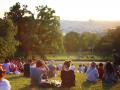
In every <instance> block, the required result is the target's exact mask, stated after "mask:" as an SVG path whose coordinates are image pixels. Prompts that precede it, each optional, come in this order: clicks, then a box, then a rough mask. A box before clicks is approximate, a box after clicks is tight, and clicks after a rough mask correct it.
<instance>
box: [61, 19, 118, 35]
mask: <svg viewBox="0 0 120 90" xmlns="http://www.w3.org/2000/svg"><path fill="white" fill-rule="evenodd" d="M60 23H61V30H62V31H63V32H64V33H68V32H70V31H75V32H78V33H82V32H97V33H104V32H106V30H108V29H109V28H115V27H117V26H120V21H113V22H112V21H92V20H90V21H67V20H61V21H60Z"/></svg>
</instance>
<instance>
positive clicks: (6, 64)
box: [2, 59, 10, 74]
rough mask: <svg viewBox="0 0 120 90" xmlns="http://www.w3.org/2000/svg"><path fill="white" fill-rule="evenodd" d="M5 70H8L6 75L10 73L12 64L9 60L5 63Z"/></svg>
mask: <svg viewBox="0 0 120 90" xmlns="http://www.w3.org/2000/svg"><path fill="white" fill-rule="evenodd" d="M2 66H3V68H4V69H5V70H6V73H7V74H9V73H10V63H9V60H8V59H5V62H4V63H3V65H2Z"/></svg>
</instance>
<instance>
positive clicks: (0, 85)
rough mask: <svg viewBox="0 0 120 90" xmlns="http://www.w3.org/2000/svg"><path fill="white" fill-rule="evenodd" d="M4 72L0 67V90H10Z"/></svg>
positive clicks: (0, 66)
mask: <svg viewBox="0 0 120 90" xmlns="http://www.w3.org/2000/svg"><path fill="white" fill-rule="evenodd" d="M5 74H6V71H5V70H4V69H3V67H2V65H0V90H11V85H10V83H9V81H8V80H7V79H5Z"/></svg>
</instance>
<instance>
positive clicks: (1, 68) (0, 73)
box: [0, 65, 6, 80]
mask: <svg viewBox="0 0 120 90" xmlns="http://www.w3.org/2000/svg"><path fill="white" fill-rule="evenodd" d="M5 74H6V71H5V70H4V69H3V67H2V65H0V80H1V79H2V78H3V77H4V76H5Z"/></svg>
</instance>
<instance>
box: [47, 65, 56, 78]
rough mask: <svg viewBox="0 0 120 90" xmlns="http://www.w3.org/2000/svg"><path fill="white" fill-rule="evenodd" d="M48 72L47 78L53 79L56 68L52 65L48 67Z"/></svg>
mask: <svg viewBox="0 0 120 90" xmlns="http://www.w3.org/2000/svg"><path fill="white" fill-rule="evenodd" d="M48 68H49V72H48V77H54V76H55V70H56V67H55V65H53V64H50V65H48Z"/></svg>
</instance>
